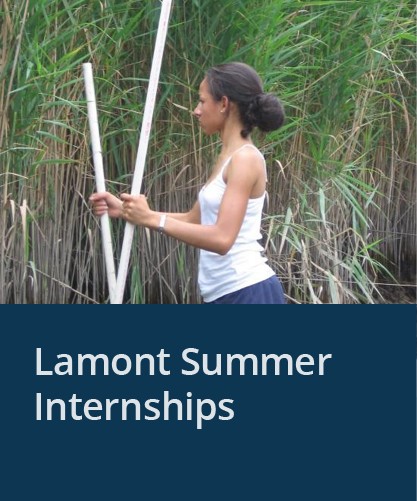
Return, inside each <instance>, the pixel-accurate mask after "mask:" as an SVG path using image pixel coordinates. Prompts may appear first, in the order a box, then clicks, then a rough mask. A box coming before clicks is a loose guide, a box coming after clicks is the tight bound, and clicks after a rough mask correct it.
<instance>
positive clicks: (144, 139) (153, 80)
mask: <svg viewBox="0 0 417 501" xmlns="http://www.w3.org/2000/svg"><path fill="white" fill-rule="evenodd" d="M171 3H172V0H163V1H162V8H161V14H160V18H159V25H158V33H157V36H156V42H155V50H154V55H153V60H152V67H151V74H150V77H149V86H148V93H147V95H146V102H145V109H144V113H143V121H142V128H141V133H140V139H139V147H138V152H137V157H136V165H135V171H134V175H133V182H132V191H131V194H132V195H139V194H140V190H141V187H142V178H143V171H144V169H145V160H146V153H147V151H148V144H149V136H150V132H151V127H152V117H153V111H154V108H155V99H156V92H157V90H158V83H159V74H160V72H161V64H162V56H163V53H164V47H165V41H166V35H167V31H168V24H169V15H170V12H171ZM134 229H135V226H134V225H133V224H131V223H126V227H125V233H124V238H123V246H122V254H121V256H120V264H119V271H118V274H117V284H116V298H115V303H116V304H121V303H122V302H123V294H124V288H125V284H126V276H127V271H128V267H129V259H130V251H131V248H132V241H133V233H134Z"/></svg>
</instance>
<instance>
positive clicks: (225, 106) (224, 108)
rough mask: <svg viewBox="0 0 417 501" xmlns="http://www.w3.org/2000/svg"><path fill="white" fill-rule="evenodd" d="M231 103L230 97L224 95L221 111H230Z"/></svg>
mask: <svg viewBox="0 0 417 501" xmlns="http://www.w3.org/2000/svg"><path fill="white" fill-rule="evenodd" d="M229 105H230V99H229V98H228V97H227V96H223V97H222V98H221V108H220V112H221V113H226V112H228V111H229Z"/></svg>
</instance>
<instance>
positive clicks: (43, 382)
mask: <svg viewBox="0 0 417 501" xmlns="http://www.w3.org/2000/svg"><path fill="white" fill-rule="evenodd" d="M0 314H1V317H2V323H3V325H4V327H3V329H2V354H3V355H2V364H1V367H2V379H1V381H2V412H1V420H2V423H1V424H2V427H1V429H2V433H3V438H2V455H3V464H4V465H5V466H4V467H3V475H2V477H3V480H2V490H4V492H7V493H8V494H7V496H6V495H3V496H2V498H3V499H13V500H26V499H42V500H43V501H49V500H51V501H52V500H56V499H60V500H73V499H77V500H80V501H81V500H89V499H94V500H95V499H100V500H114V499H117V500H119V499H120V500H122V499H123V500H124V499H146V500H150V499H152V500H165V499H171V498H175V499H183V500H206V499H207V500H209V499H210V500H212V499H215V500H219V501H221V500H235V499H240V500H269V499H282V500H288V501H298V500H300V501H301V500H305V499H307V498H309V499H319V500H320V501H327V500H328V501H335V500H337V501H341V500H349V501H351V500H360V501H361V500H364V501H365V500H366V501H370V500H378V501H385V500H386V501H393V500H401V501H408V500H410V501H414V500H415V498H416V400H415V399H416V365H415V363H416V362H415V359H416V308H415V306H413V305H384V306H382V305H378V306H369V307H368V306H330V305H329V306H285V307H282V306H281V307H280V306H278V307H262V306H256V307H255V306H254V307H248V306H237V307H234V308H232V309H222V308H220V309H216V308H207V307H206V306H203V305H202V306H156V305H153V306H151V305H149V306H137V307H133V306H131V307H125V308H116V307H112V306H106V307H99V306H98V307H86V306H3V307H1V308H0ZM9 326H10V327H9Z"/></svg>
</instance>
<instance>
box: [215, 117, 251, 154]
mask: <svg viewBox="0 0 417 501" xmlns="http://www.w3.org/2000/svg"><path fill="white" fill-rule="evenodd" d="M242 129H243V127H242V126H241V125H240V124H239V125H236V124H235V125H233V127H228V126H227V125H226V126H225V127H224V129H223V130H222V131H221V132H220V138H221V142H222V150H221V152H222V154H224V155H230V154H232V153H233V152H234V151H236V150H237V149H238V148H241V147H242V146H243V145H244V144H252V140H251V138H250V136H248V137H246V138H243V137H242V135H241V130H242Z"/></svg>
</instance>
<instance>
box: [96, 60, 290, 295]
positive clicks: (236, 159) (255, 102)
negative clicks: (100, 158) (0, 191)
mask: <svg viewBox="0 0 417 501" xmlns="http://www.w3.org/2000/svg"><path fill="white" fill-rule="evenodd" d="M194 115H195V117H196V118H197V119H198V121H199V123H200V126H201V128H202V129H203V131H204V132H205V133H206V134H208V135H212V134H220V138H221V142H222V149H221V152H220V155H219V157H218V159H217V161H216V163H215V165H214V167H213V170H212V172H211V174H210V176H209V178H208V180H207V182H206V184H205V185H204V186H203V188H202V189H201V191H200V193H199V195H198V200H197V202H196V203H195V205H194V206H193V208H192V209H191V210H190V211H189V212H186V213H173V214H169V213H168V214H165V213H161V212H157V211H154V210H151V209H150V207H149V205H148V203H147V200H146V197H145V196H143V195H140V196H132V195H127V194H122V195H121V197H120V199H119V198H117V197H115V196H113V195H111V194H110V193H95V194H93V195H92V196H91V198H90V201H91V203H92V205H93V211H94V213H95V214H96V215H97V216H101V215H103V214H104V213H105V212H108V214H109V216H110V217H113V218H123V219H125V220H126V221H129V222H130V223H132V224H135V225H140V226H145V227H147V228H151V229H154V230H159V231H160V232H163V233H165V234H166V235H168V236H170V237H174V238H176V239H178V240H180V241H182V242H185V243H187V244H189V245H192V246H193V247H197V248H198V249H201V250H200V261H199V272H198V283H199V287H200V291H201V295H202V297H203V300H204V302H205V303H207V304H284V303H285V299H284V294H283V291H282V287H281V283H280V281H279V279H278V278H277V276H276V275H275V273H274V271H273V270H272V269H271V268H270V267H269V266H268V265H267V263H266V258H265V257H264V256H263V251H264V249H263V248H262V246H261V245H260V244H259V242H258V240H259V239H260V238H261V234H260V226H261V217H262V209H263V205H264V199H265V193H266V191H265V190H266V182H267V175H266V168H265V160H264V158H263V156H262V154H261V153H260V151H259V150H258V149H257V148H256V147H255V146H254V144H253V143H252V140H251V137H250V133H251V131H252V130H253V128H254V127H259V129H260V130H262V131H264V132H268V131H271V130H275V129H278V128H279V127H281V125H282V124H283V122H284V110H283V107H282V105H281V103H280V101H279V100H278V99H277V98H276V97H275V96H273V95H272V94H265V93H264V92H263V88H262V81H261V79H260V77H259V76H258V74H257V73H256V71H255V70H254V69H253V68H251V67H250V66H248V65H246V64H243V63H229V64H222V65H219V66H216V67H213V68H211V69H210V70H209V71H208V72H207V74H206V77H205V78H204V80H203V81H202V82H201V85H200V91H199V102H198V105H197V107H196V109H195V110H194Z"/></svg>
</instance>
